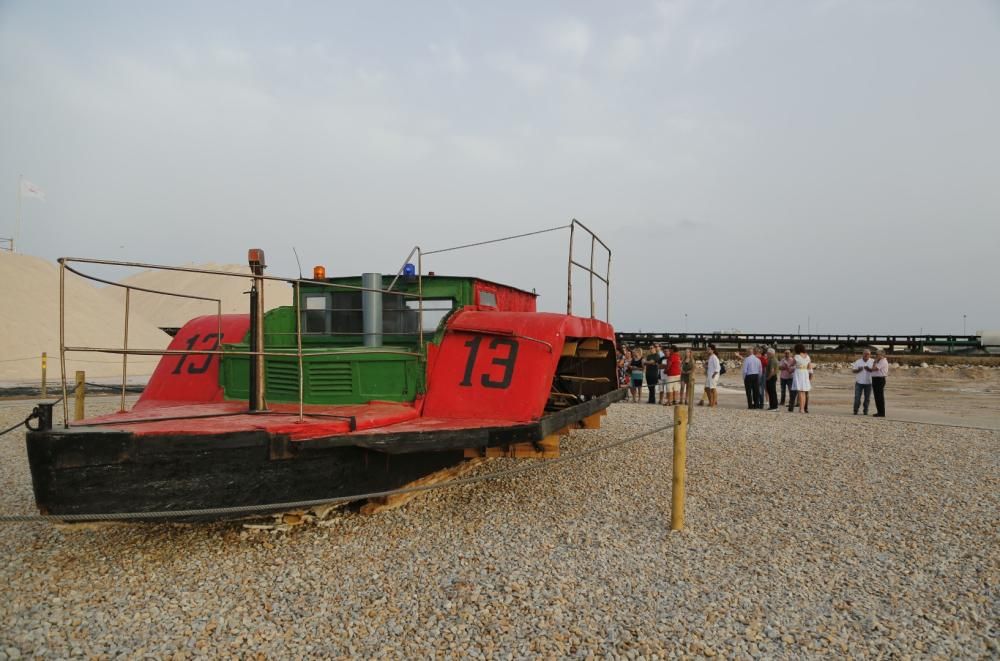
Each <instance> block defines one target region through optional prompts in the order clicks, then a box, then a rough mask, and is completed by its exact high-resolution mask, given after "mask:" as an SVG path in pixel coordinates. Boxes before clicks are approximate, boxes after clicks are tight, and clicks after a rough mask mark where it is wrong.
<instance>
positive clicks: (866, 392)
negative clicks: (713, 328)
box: [618, 344, 889, 418]
mask: <svg viewBox="0 0 1000 661" xmlns="http://www.w3.org/2000/svg"><path fill="white" fill-rule="evenodd" d="M739 353H740V356H741V357H742V359H743V365H742V376H743V387H744V390H745V391H746V397H747V408H749V409H764V408H765V405H766V408H767V410H769V411H777V410H778V408H779V407H784V406H786V403H785V402H786V395H787V402H788V403H787V407H788V411H789V412H792V411H794V410H795V407H796V405H797V406H798V408H799V411H801V412H802V413H809V393H810V391H811V390H812V379H813V372H814V365H813V362H812V359H811V358H810V357H809V354H808V353H807V352H806V347H805V345H804V344H796V345H795V347H794V352H793V351H790V350H785V355H784V357H783V358H782V359H781V360H778V359H777V355H776V352H775V350H774V348H771V347H763V346H760V347H754V348H753V349H747V350H742V351H740V352H739ZM704 367H705V391H704V394H703V395H702V397H701V400H700V401H699V402H698V405H699V406H702V405H704V404H706V403H707V404H708V406H717V405H718V385H719V377H720V376H722V374H724V373H725V371H726V368H725V364H724V363H723V362H722V361H721V360H720V359H719V356H718V352H717V350H716V348H715V345H714V344H709V345H708V348H707V349H706V356H705V360H704ZM694 370H695V359H694V354H693V352H692V350H691V349H685V350H684V353H683V355H682V354H681V352H680V351H679V350H678V349H677V347H676V346H673V345H669V346H662V347H661V346H660V345H659V344H654V345H652V347H650V348H649V349H648V350H647V351H643V350H642V349H640V348H638V347H635V348H632V349H625V350H619V352H618V381H619V386H621V387H623V388H624V387H628V389H629V394H630V396H631V399H632V401H633V402H638V401H639V397H640V396H641V395H642V388H643V384H644V383H645V386H646V388H647V389H648V390H649V399H648V403H650V404H657V403H659V404H663V405H664V406H673V405H675V404H687V403H688V400H689V398H690V397H691V396H692V393H691V392H690V391H691V386H692V385H693V383H694V381H693V380H692V375H693V373H694ZM851 371H852V372H853V373H854V375H855V384H854V415H858V411H859V410H861V411H863V413H864V415H868V405H869V402H870V400H871V397H872V395H873V394H874V398H875V417H877V418H884V417H885V382H886V377H888V375H889V361H888V360H887V359H886V355H885V351H882V350H879V351H878V352H877V354H876V357H875V358H872V354H871V351H869V350H867V349H866V350H865V351H864V353H863V355H862V357H861V358H859V359H858V360H856V361H854V363H853V364H852V365H851ZM779 383H780V386H781V395H780V398H779V395H778V385H779ZM862 399H863V408H862Z"/></svg>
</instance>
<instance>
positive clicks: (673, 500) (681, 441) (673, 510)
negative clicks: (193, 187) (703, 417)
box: [670, 406, 688, 530]
mask: <svg viewBox="0 0 1000 661" xmlns="http://www.w3.org/2000/svg"><path fill="white" fill-rule="evenodd" d="M687 414H688V412H687V409H686V408H684V407H683V406H675V407H674V479H673V490H672V493H671V497H670V529H671V530H683V529H684V470H685V465H686V464H687Z"/></svg>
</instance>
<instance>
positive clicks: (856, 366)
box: [851, 349, 875, 415]
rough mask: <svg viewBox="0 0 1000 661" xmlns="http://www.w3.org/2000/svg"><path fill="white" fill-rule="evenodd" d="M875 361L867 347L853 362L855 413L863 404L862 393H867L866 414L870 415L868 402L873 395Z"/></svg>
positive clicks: (855, 413)
mask: <svg viewBox="0 0 1000 661" xmlns="http://www.w3.org/2000/svg"><path fill="white" fill-rule="evenodd" d="M874 367H875V361H874V360H872V352H871V351H869V350H868V349H865V351H864V353H862V354H861V358H858V359H857V360H855V361H854V362H853V363H852V364H851V371H852V372H854V415H857V414H858V408H860V406H861V393H864V395H865V408H864V414H865V415H868V402H869V401H870V400H871V397H872V369H874Z"/></svg>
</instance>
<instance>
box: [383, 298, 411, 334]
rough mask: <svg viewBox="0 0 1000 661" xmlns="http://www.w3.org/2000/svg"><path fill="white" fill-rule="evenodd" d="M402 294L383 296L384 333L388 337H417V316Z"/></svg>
mask: <svg viewBox="0 0 1000 661" xmlns="http://www.w3.org/2000/svg"><path fill="white" fill-rule="evenodd" d="M406 303H407V297H406V296H403V295H402V294H382V332H383V333H385V334H386V335H392V334H399V335H416V333H417V315H416V314H414V313H413V310H412V308H410V307H409V306H408V305H407V304H406Z"/></svg>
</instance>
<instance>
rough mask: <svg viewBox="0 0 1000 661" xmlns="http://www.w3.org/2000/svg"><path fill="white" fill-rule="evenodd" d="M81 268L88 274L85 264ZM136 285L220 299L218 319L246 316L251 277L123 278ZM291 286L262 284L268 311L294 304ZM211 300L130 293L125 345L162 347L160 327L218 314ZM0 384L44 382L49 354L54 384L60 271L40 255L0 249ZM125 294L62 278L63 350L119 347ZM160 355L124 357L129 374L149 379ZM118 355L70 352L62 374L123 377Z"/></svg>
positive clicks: (171, 274) (155, 273)
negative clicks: (43, 369) (43, 370)
mask: <svg viewBox="0 0 1000 661" xmlns="http://www.w3.org/2000/svg"><path fill="white" fill-rule="evenodd" d="M81 268H82V270H83V271H84V272H87V269H86V265H83V266H82V267H81ZM194 268H201V269H208V270H215V271H225V272H228V273H243V274H249V268H248V267H246V266H237V265H232V264H224V265H219V264H203V265H198V266H195V267H194ZM121 282H122V283H123V284H127V285H130V286H133V287H143V288H145V289H153V290H157V291H169V292H173V293H180V294H193V295H196V296H202V297H205V298H212V299H219V301H220V303H221V309H222V313H223V314H233V313H237V314H246V313H248V312H249V305H250V303H249V296H248V294H247V293H246V292H249V290H250V278H249V277H246V278H237V277H227V276H218V275H206V274H202V273H186V272H182V271H159V270H147V271H141V272H139V273H135V274H133V275H131V276H128V277H126V278H124V279H123V280H122V281H121ZM291 302H292V287H291V285H288V284H285V283H282V282H268V283H266V284H265V286H264V306H265V308H266V309H268V310H270V309H271V308H274V307H278V306H282V305H291ZM218 309H219V304H216V303H215V302H214V301H202V300H195V299H186V298H179V297H176V296H163V295H160V294H153V293H148V292H140V291H135V290H133V291H132V293H131V294H130V295H129V348H132V349H155V350H159V349H165V348H166V347H167V345H168V344H169V343H170V337H169V336H168V335H167V334H166V333H164V332H163V331H162V330H160V327H178V326H183V325H184V323H185V322H187V321H188V320H190V319H192V318H194V317H198V316H201V315H211V314H215V313H216V312H217V311H218ZM0 310H2V314H0V381H14V382H37V381H40V380H41V355H42V352H47V353H48V379H49V382H50V383H52V384H55V383H56V382H57V380H58V379H59V374H60V370H59V266H58V265H57V264H55V263H53V262H48V261H46V260H44V259H41V258H39V257H32V256H30V255H18V254H13V253H9V252H0ZM124 320H125V290H124V289H123V288H120V287H113V286H110V285H108V286H105V285H100V286H98V285H97V283H93V282H92V281H89V280H85V279H83V278H81V277H80V276H77V275H75V274H73V273H69V272H67V273H66V345H67V346H87V347H121V346H122V342H123V330H124ZM158 362H159V357H157V356H129V359H128V375H129V377H130V378H131V377H144V376H148V375H150V374H152V372H153V369H154V368H155V367H156V364H157V363H158ZM121 365H122V361H121V356H119V355H113V354H101V353H67V359H66V373H67V375H68V377H69V378H72V375H73V373H74V372H75V371H76V370H83V371H85V372H86V373H87V379H88V380H91V379H93V378H105V379H106V378H108V377H120V376H121V369H122V368H121Z"/></svg>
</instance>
